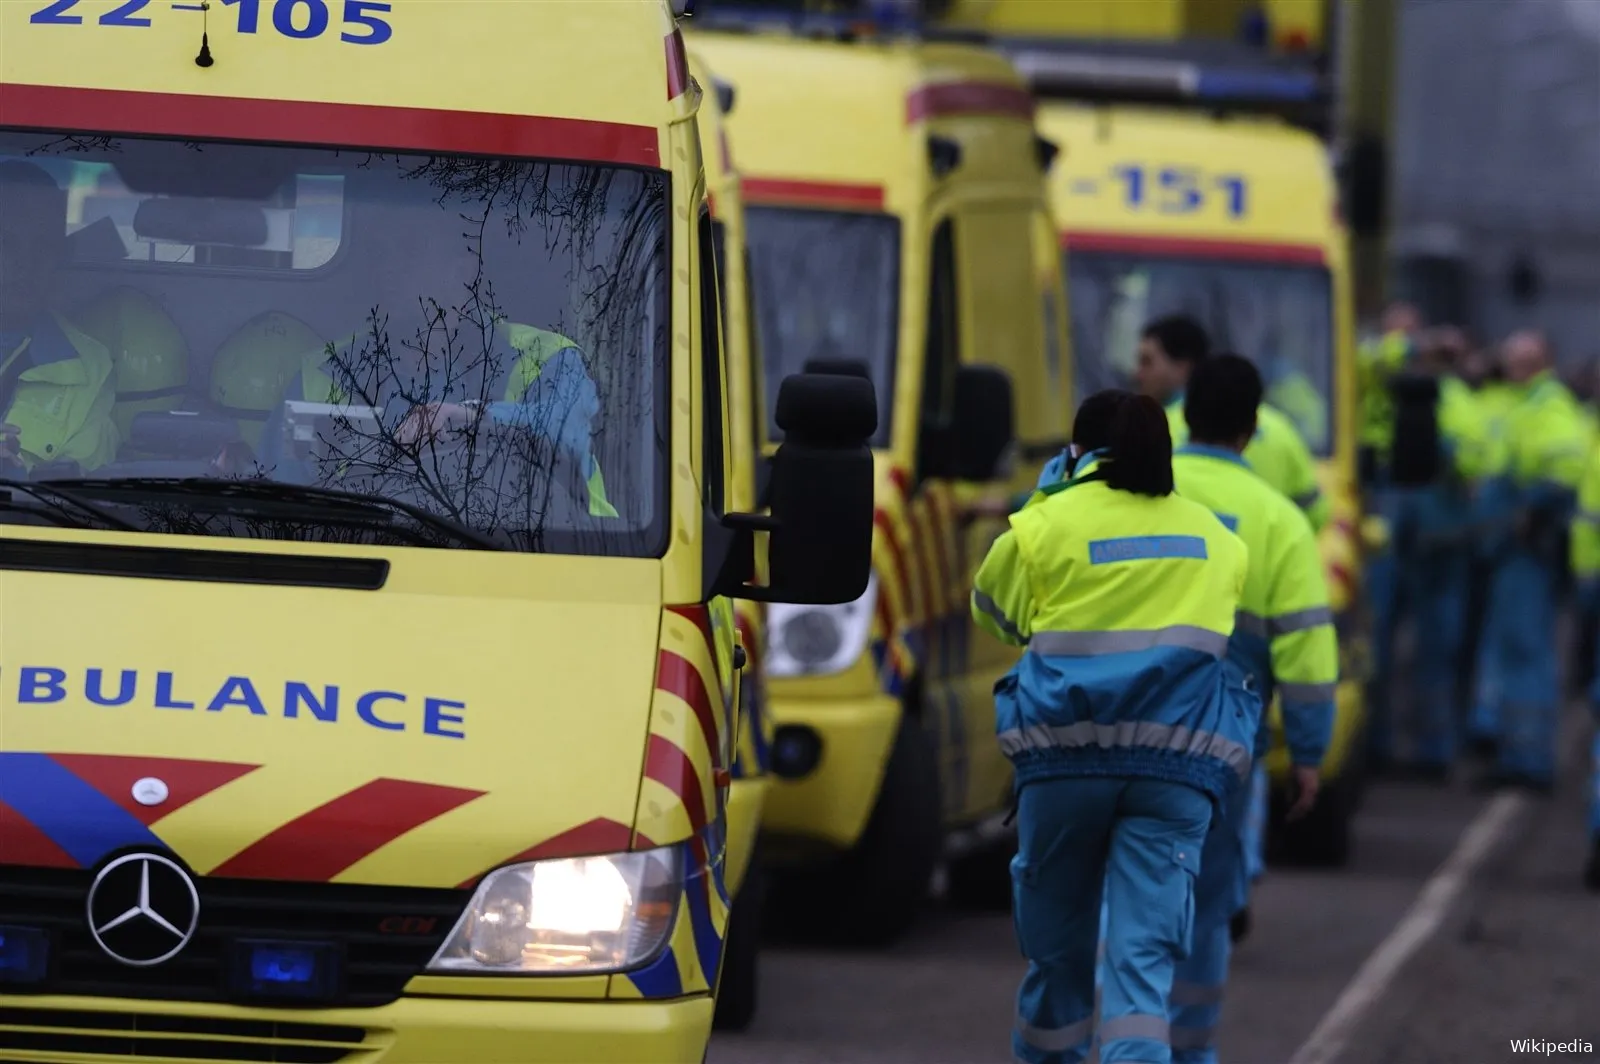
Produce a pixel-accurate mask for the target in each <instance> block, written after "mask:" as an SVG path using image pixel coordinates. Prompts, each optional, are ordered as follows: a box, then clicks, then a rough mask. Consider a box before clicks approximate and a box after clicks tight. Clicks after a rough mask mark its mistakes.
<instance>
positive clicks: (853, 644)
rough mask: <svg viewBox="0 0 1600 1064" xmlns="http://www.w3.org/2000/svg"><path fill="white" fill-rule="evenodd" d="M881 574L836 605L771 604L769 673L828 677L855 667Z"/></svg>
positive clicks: (769, 616) (774, 674) (865, 644)
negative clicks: (856, 595)
mask: <svg viewBox="0 0 1600 1064" xmlns="http://www.w3.org/2000/svg"><path fill="white" fill-rule="evenodd" d="M877 604H878V575H877V574H876V573H874V574H872V575H871V576H869V577H868V578H867V590H866V592H865V593H864V594H863V595H862V596H861V597H860V598H858V599H856V600H855V601H854V602H846V603H844V604H842V605H838V606H795V605H790V604H787V603H779V602H774V603H771V604H769V605H768V606H767V632H768V640H769V641H768V645H767V672H768V673H769V674H770V675H772V676H827V675H831V674H832V673H836V672H843V671H844V670H846V669H848V668H849V667H850V666H851V665H854V664H855V663H856V659H858V658H859V657H861V652H862V651H863V650H865V649H866V646H867V636H868V635H869V634H871V632H872V611H873V610H874V609H875V608H876V607H877Z"/></svg>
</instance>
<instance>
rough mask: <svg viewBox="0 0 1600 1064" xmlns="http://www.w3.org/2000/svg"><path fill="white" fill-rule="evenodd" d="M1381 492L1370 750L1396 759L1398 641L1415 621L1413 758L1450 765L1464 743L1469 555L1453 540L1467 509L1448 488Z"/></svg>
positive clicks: (1371, 589)
mask: <svg viewBox="0 0 1600 1064" xmlns="http://www.w3.org/2000/svg"><path fill="white" fill-rule="evenodd" d="M1375 494H1376V501H1377V504H1378V507H1379V509H1380V512H1381V513H1382V514H1383V516H1384V518H1385V520H1386V521H1387V522H1388V524H1389V530H1390V546H1389V547H1388V548H1387V549H1385V550H1383V551H1382V552H1380V553H1379V554H1378V555H1377V556H1375V557H1374V558H1373V559H1372V560H1371V561H1370V562H1369V563H1368V565H1367V594H1368V596H1369V601H1370V602H1371V604H1372V611H1373V632H1372V639H1373V676H1372V681H1371V684H1370V686H1369V688H1368V691H1367V706H1368V723H1367V743H1368V750H1369V751H1370V752H1371V754H1372V755H1373V757H1374V758H1375V759H1377V760H1379V761H1388V760H1392V759H1394V758H1395V755H1396V750H1395V747H1396V742H1397V738H1398V733H1400V731H1401V729H1400V728H1399V727H1398V726H1397V721H1396V715H1395V707H1394V705H1393V695H1394V686H1395V683H1394V681H1395V660H1394V652H1395V637H1396V634H1397V633H1398V631H1399V628H1400V623H1401V621H1402V619H1404V618H1405V617H1408V616H1409V618H1410V619H1411V621H1412V622H1413V626H1414V628H1415V630H1416V644H1415V652H1414V658H1415V660H1414V662H1413V665H1412V668H1411V670H1410V672H1411V677H1412V684H1411V687H1412V691H1411V698H1410V703H1411V705H1412V707H1413V710H1414V712H1413V714H1412V722H1411V725H1412V726H1411V727H1410V728H1409V729H1407V731H1408V732H1409V736H1408V737H1409V739H1410V743H1409V744H1408V745H1409V746H1410V751H1409V756H1410V759H1411V760H1413V761H1415V762H1418V763H1421V764H1426V765H1449V764H1450V763H1451V762H1452V761H1454V760H1455V756H1456V748H1457V745H1458V731H1459V714H1458V712H1457V708H1456V681H1457V673H1458V668H1459V662H1460V655H1461V646H1462V643H1463V641H1464V635H1465V628H1464V626H1463V625H1464V621H1463V618H1462V612H1463V611H1464V610H1465V608H1466V599H1467V567H1468V557H1469V551H1470V549H1471V547H1470V544H1469V543H1467V542H1465V541H1455V540H1453V539H1452V538H1451V536H1452V533H1453V532H1454V533H1455V534H1456V535H1459V531H1458V530H1459V528H1460V526H1461V524H1462V522H1463V521H1464V520H1465V517H1466V510H1465V508H1464V504H1463V503H1462V502H1461V500H1458V499H1456V498H1454V497H1453V496H1452V495H1451V494H1450V493H1449V492H1448V491H1447V489H1444V488H1384V489H1381V490H1379V491H1378V492H1376V493H1375Z"/></svg>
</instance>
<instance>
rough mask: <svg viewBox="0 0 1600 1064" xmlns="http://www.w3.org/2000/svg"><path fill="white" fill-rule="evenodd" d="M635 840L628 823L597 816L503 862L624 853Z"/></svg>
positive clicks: (467, 885)
mask: <svg viewBox="0 0 1600 1064" xmlns="http://www.w3.org/2000/svg"><path fill="white" fill-rule="evenodd" d="M632 842H633V829H632V828H630V827H628V825H626V824H623V823H620V822H618V821H615V820H611V819H609V818H608V817H595V818H594V819H593V820H591V821H589V822H588V823H585V824H579V825H578V826H577V827H575V828H570V829H568V830H567V831H563V832H562V833H561V834H559V835H553V836H551V837H550V838H548V839H545V840H544V841H543V842H541V843H539V845H537V846H530V847H528V848H527V849H526V850H523V851H522V852H521V853H519V854H517V855H516V856H514V857H509V858H507V859H506V860H504V861H502V862H501V863H500V864H501V866H503V865H513V864H521V863H522V862H524V861H547V860H551V859H553V858H560V857H592V856H594V855H596V854H603V853H622V852H623V851H625V850H627V849H628V848H629V846H630V845H631V844H632ZM497 867H499V866H497ZM485 874H487V873H485ZM482 878H483V876H473V877H472V878H471V879H469V880H467V881H466V882H465V883H463V884H461V887H460V889H462V890H470V889H471V888H472V887H473V886H475V885H476V884H477V882H478V881H479V880H480V879H482Z"/></svg>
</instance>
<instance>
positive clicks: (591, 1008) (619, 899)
mask: <svg viewBox="0 0 1600 1064" xmlns="http://www.w3.org/2000/svg"><path fill="white" fill-rule="evenodd" d="M675 14H676V12H675V11H674V10H673V8H672V7H669V5H668V4H667V3H666V2H664V0H629V2H625V3H624V2H611V3H607V4H595V3H593V2H592V0H546V2H541V3H537V4H506V3H498V2H493V0H452V2H451V3H449V4H396V3H379V2H374V0H344V2H342V3H334V2H325V0H277V2H275V3H269V2H264V0H262V2H258V0H238V2H233V0H210V2H209V3H194V4H186V3H160V4H146V3H140V2H134V3H128V2H115V3H113V2H111V0H103V2H94V0H81V2H78V0H19V2H14V3H13V2H8V3H5V4H0V322H3V323H4V324H3V329H4V331H3V332H0V338H3V343H0V406H3V407H4V409H3V411H0V420H3V421H4V422H5V424H6V427H7V429H6V431H5V432H3V433H0V466H4V472H3V473H0V483H3V485H4V490H3V494H0V544H3V549H0V609H3V610H5V611H6V616H7V617H8V618H10V620H9V621H8V623H6V624H5V626H4V629H3V634H0V994H4V995H5V1000H6V1007H5V1009H3V1010H0V1060H9V1061H29V1062H38V1061H42V1060H49V1061H56V1062H67V1061H83V1062H99V1061H112V1060H127V1059H129V1058H133V1059H142V1060H157V1059H159V1060H168V1059H186V1060H187V1059H202V1058H203V1059H206V1060H218V1061H222V1060H267V1059H271V1060H297V1061H329V1062H332V1061H345V1062H351V1064H353V1062H356V1061H377V1060H383V1061H385V1062H386V1064H402V1062H415V1064H439V1062H440V1061H452V1062H455V1061H460V1062H463V1064H467V1062H501V1064H527V1062H539V1061H546V1062H551V1064H557V1062H560V1064H569V1062H575V1061H595V1062H614V1061H621V1060H629V1061H652V1062H654V1061H681V1062H685V1064H693V1062H696V1061H701V1060H702V1059H703V1057H704V1054H705V1051H706V1046H707V1041H708V1038H709V1032H710V1029H711V1025H712V1015H713V990H714V988H715V986H716V985H717V981H718V979H719V976H720V975H721V973H722V970H723V965H722V962H721V958H722V956H723V954H724V951H725V935H726V933H727V931H728V913H729V908H730V900H729V883H730V880H729V877H730V875H731V876H733V877H734V879H733V881H734V882H735V883H736V882H737V881H738V877H739V876H740V875H741V874H742V873H741V871H740V869H741V868H743V867H744V866H745V865H747V864H748V860H749V857H748V853H744V854H741V853H739V852H738V851H739V850H740V848H741V847H740V846H739V845H737V841H738V840H739V839H743V840H745V841H746V842H748V839H749V836H750V833H751V830H750V829H751V824H752V822H753V820H754V818H755V817H756V816H757V815H758V811H757V808H756V807H757V806H759V799H751V800H746V799H745V798H744V797H743V795H744V794H745V793H747V791H748V788H745V787H742V786H741V788H740V790H739V795H738V796H736V795H735V794H734V777H735V775H736V774H743V773H744V772H745V770H744V769H741V767H740V762H741V761H742V760H743V759H744V758H745V757H746V756H747V755H746V751H747V750H748V747H749V743H750V742H753V741H755V738H754V736H752V735H750V734H748V733H749V730H750V729H749V726H748V725H742V724H741V721H742V720H745V719H747V717H746V715H745V714H743V713H741V712H740V709H739V707H740V704H741V703H740V699H741V693H740V688H741V687H742V686H743V685H742V684H741V682H740V672H741V666H747V664H748V659H749V657H750V656H751V654H752V652H753V650H754V649H755V648H754V646H753V644H751V645H749V646H748V647H747V646H746V645H745V644H743V643H742V642H741V641H740V636H739V635H738V633H737V629H738V627H739V625H738V623H737V620H736V615H735V607H734V605H733V601H734V600H735V599H750V600H755V601H777V600H785V601H793V602H800V603H806V604H814V605H829V604H837V603H842V602H851V601H854V600H856V599H858V598H859V596H860V595H861V593H862V591H863V590H864V589H865V588H866V587H867V586H868V583H869V580H870V576H871V549H872V548H871V543H872V528H873V511H874V507H873V492H874V486H875V480H874V478H875V473H874V468H873V458H872V454H871V450H870V448H869V447H868V440H869V439H870V437H871V436H872V435H873V433H874V432H875V430H876V418H877V404H876V398H875V396H874V395H873V393H872V389H871V387H870V384H869V383H868V382H865V381H861V380H858V379H850V378H843V377H839V376H836V375H821V374H814V375H804V374H797V375H791V376H788V377H787V378H786V379H784V380H783V381H782V382H781V385H780V386H778V387H777V392H778V396H777V401H776V418H777V422H778V424H779V425H780V426H781V427H782V428H783V430H784V443H783V445H782V446H781V447H779V448H778V449H777V451H776V453H775V455H773V456H772V457H771V458H770V459H768V466H769V469H768V472H767V479H768V482H769V484H768V487H769V493H770V498H769V499H768V500H767V501H768V503H769V505H767V506H764V507H762V508H761V511H760V512H757V509H756V507H755V506H754V504H753V501H752V493H751V491H750V489H749V488H748V486H744V487H741V486H740V483H741V481H740V478H741V477H743V478H745V480H746V481H747V480H748V476H749V473H750V466H751V464H752V463H751V461H750V459H751V457H752V455H753V450H754V448H753V445H749V444H748V439H749V438H748V437H745V440H744V443H743V444H741V443H736V442H735V441H734V439H733V438H732V436H731V434H730V427H729V426H730V417H729V409H728V408H729V403H730V401H737V400H736V399H734V398H733V392H734V391H735V388H736V384H735V378H736V375H735V374H734V373H733V371H732V370H730V368H729V367H727V365H726V364H725V358H724V355H723V351H722V346H721V342H720V340H721V329H720V327H719V316H720V304H721V296H720V293H719V286H718V282H717V275H716V269H715V265H716V259H717V255H716V251H715V246H714V245H715V241H714V231H713V221H712V216H711V214H710V211H709V206H710V204H709V198H708V190H707V187H706V180H705V172H704V170H703V167H702V160H701V152H700V133H699V130H698V126H697V121H696V115H697V112H699V111H701V110H702V109H703V108H704V106H705V104H704V100H703V97H704V93H703V92H702V91H701V88H700V87H699V86H698V85H696V83H695V81H694V80H693V79H692V78H691V77H690V73H689V69H688V65H687V60H686V53H685V48H684V44H683V38H682V36H681V34H680V32H679V31H678V28H677V24H676V18H675ZM530 41H536V42H538V43H539V54H540V60H539V77H540V79H541V82H542V83H545V84H549V85H553V86H559V87H560V91H555V92H549V93H543V92H539V93H530V92H527V91H525V89H524V88H523V87H522V82H521V80H519V79H518V78H515V77H508V76H507V72H508V71H518V70H523V69H525V67H526V64H527V54H528V53H527V49H528V47H529V42H530ZM148 381H161V382H163V383H162V388H163V389H172V390H171V391H163V394H162V395H161V396H153V395H151V394H149V391H150V389H147V388H135V387H129V386H128V384H130V383H133V382H148ZM125 382H126V383H125ZM130 404H137V405H136V406H130ZM734 420H737V419H734ZM741 447H742V449H743V450H744V451H747V452H751V453H750V454H746V455H745V456H744V458H741V457H740V456H739V454H740V450H741ZM758 574H764V575H765V576H766V577H768V579H765V580H764V581H761V582H759V583H758V582H756V581H758V580H760V576H758ZM750 771H751V772H752V773H753V770H750ZM744 849H746V850H747V849H748V846H745V847H744ZM746 886H748V884H746Z"/></svg>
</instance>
